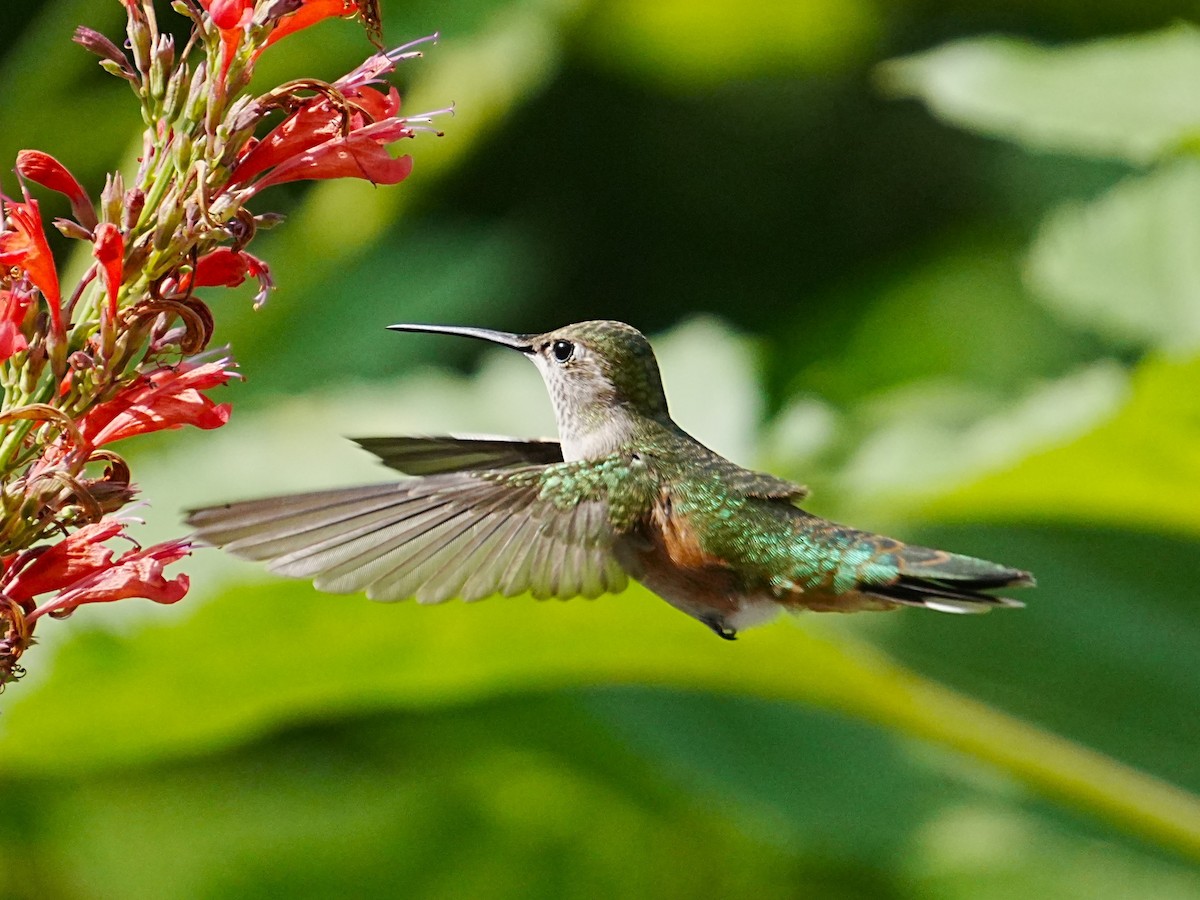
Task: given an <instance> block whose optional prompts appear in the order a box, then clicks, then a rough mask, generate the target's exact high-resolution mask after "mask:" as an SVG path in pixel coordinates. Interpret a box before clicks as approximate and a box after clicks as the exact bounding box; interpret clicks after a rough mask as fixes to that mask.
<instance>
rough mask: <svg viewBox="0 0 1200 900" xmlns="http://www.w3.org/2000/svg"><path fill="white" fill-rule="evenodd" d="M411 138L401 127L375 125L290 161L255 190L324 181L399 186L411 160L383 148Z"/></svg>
mask: <svg viewBox="0 0 1200 900" xmlns="http://www.w3.org/2000/svg"><path fill="white" fill-rule="evenodd" d="M376 126H386V127H383V128H378V127H376ZM410 134H411V132H409V131H408V130H407V129H406V128H405V127H404V126H403V125H402V124H397V125H393V124H392V123H390V122H377V123H376V124H375V125H371V126H367V127H366V128H363V129H360V130H359V131H356V132H353V133H352V134H348V135H346V136H345V137H337V138H333V139H332V140H328V141H326V142H325V143H323V144H318V145H317V146H316V147H313V148H312V149H311V150H308V151H305V152H304V153H300V154H297V155H296V156H293V157H291V158H290V159H288V160H286V161H284V162H282V163H280V164H279V165H278V166H276V167H275V168H274V169H273V170H272V171H271V172H270V173H269V174H268V175H267V176H266V177H264V178H261V179H259V180H258V182H257V183H256V184H255V185H254V189H255V191H260V190H262V189H263V188H266V187H270V186H271V185H273V184H283V183H284V182H288V181H301V180H313V181H316V180H320V179H324V178H362V179H363V180H365V181H370V182H371V183H373V184H399V183H400V182H401V181H403V180H404V179H405V178H407V177H408V176H409V174H410V173H411V172H412V157H411V156H398V157H392V156H391V154H389V153H388V152H387V148H386V145H387V144H389V143H392V142H393V141H397V140H399V139H400V138H402V137H409V136H410Z"/></svg>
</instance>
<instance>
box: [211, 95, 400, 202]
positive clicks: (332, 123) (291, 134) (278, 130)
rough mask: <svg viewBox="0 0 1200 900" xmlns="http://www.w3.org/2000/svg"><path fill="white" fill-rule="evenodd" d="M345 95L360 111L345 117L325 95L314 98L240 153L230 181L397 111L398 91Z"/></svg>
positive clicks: (244, 180)
mask: <svg viewBox="0 0 1200 900" xmlns="http://www.w3.org/2000/svg"><path fill="white" fill-rule="evenodd" d="M345 97H346V99H347V100H349V101H351V102H353V103H354V104H355V106H357V107H359V109H361V111H359V110H355V111H352V112H351V113H350V114H349V115H348V116H344V115H343V113H342V112H341V110H338V109H335V108H334V106H333V104H332V103H331V102H330V101H329V98H328V97H314V98H312V99H310V100H309V101H308V102H307V103H305V104H304V106H302V107H300V108H299V109H298V110H296V111H295V112H293V113H292V114H291V115H289V116H288V117H287V118H286V119H284V120H283V121H282V122H280V123H279V124H278V125H276V126H275V128H273V129H272V130H271V131H270V133H268V134H267V136H266V137H264V138H263V139H262V140H261V141H259V142H258V143H257V144H255V145H254V147H253V148H252V149H251V150H250V151H249V152H248V153H247V154H246V155H245V156H243V157H242V158H241V159H240V160H239V161H238V163H237V165H236V166H235V167H234V170H233V173H232V175H231V177H230V179H229V180H230V183H231V184H245V183H247V182H249V181H250V180H251V179H253V178H254V177H255V176H256V175H259V174H260V173H262V172H265V171H266V170H267V169H269V168H271V167H272V166H277V165H279V164H280V163H283V162H286V161H287V160H289V159H291V158H293V157H295V156H298V155H299V154H301V153H303V152H304V151H306V150H309V149H311V148H313V147H316V146H317V145H318V144H322V143H324V142H325V141H328V140H330V139H333V138H336V137H338V136H340V135H344V134H347V133H350V132H353V131H354V130H355V129H358V128H362V127H364V126H365V125H367V124H369V123H371V122H378V121H380V120H383V119H389V118H392V117H393V116H395V115H396V113H397V112H399V110H400V94H399V92H398V91H397V90H396V89H395V88H394V87H393V88H391V89H390V90H389V91H388V93H387V94H384V93H382V92H381V91H377V90H375V89H374V88H371V87H360V88H355V89H353V90H349V91H346V93H345Z"/></svg>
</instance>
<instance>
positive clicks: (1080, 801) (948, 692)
mask: <svg viewBox="0 0 1200 900" xmlns="http://www.w3.org/2000/svg"><path fill="white" fill-rule="evenodd" d="M782 630H783V629H774V631H777V632H778V631H782ZM764 636H765V635H764ZM789 638H790V639H791V640H792V641H793V642H794V641H795V634H794V633H793V634H791V635H789ZM802 643H803V644H805V646H804V647H794V648H793V650H794V652H795V658H803V659H804V661H805V663H804V668H805V670H806V671H808V672H810V673H813V672H815V673H825V675H826V677H819V678H815V679H814V678H805V677H800V678H793V679H787V678H782V677H780V672H779V671H778V670H777V669H776V668H775V667H771V666H768V667H762V666H760V665H757V663H761V661H762V660H761V658H758V659H757V660H756V659H755V657H751V656H742V657H740V658H738V659H735V660H731V666H730V667H729V668H728V669H725V670H724V671H723V672H721V673H713V672H712V671H711V670H708V669H706V670H705V671H690V672H689V671H681V670H672V671H671V672H669V673H664V672H663V671H662V670H661V669H659V670H657V671H656V672H655V673H654V674H653V675H651V676H650V677H651V679H652V680H654V681H657V682H658V683H660V684H664V685H669V686H673V687H682V688H695V687H697V686H704V687H707V688H709V689H711V690H718V691H725V692H735V693H739V694H750V695H753V696H757V697H768V698H774V699H780V700H789V701H795V702H803V703H817V704H819V705H821V706H825V707H829V708H832V709H835V710H837V711H840V712H846V713H851V714H854V715H858V716H861V717H862V718H864V719H867V720H869V721H872V722H875V723H878V724H879V725H883V726H886V727H888V728H893V729H896V730H899V731H902V732H905V733H907V734H910V735H912V736H914V737H917V738H921V739H924V740H929V741H933V742H935V743H938V744H942V745H944V746H947V747H950V748H952V749H954V750H958V751H961V752H963V753H966V754H969V755H970V756H973V757H976V758H977V759H980V760H983V761H985V762H987V763H990V764H991V765H993V766H995V767H996V768H997V769H1000V770H1001V771H1004V772H1006V773H1008V774H1010V775H1012V776H1013V777H1015V778H1017V779H1018V780H1020V781H1022V782H1024V783H1025V784H1027V785H1028V786H1030V787H1031V788H1033V789H1035V790H1036V791H1038V792H1039V793H1042V794H1044V795H1046V796H1049V797H1052V798H1054V799H1057V800H1061V801H1063V802H1065V803H1068V804H1070V805H1071V806H1074V807H1076V808H1078V809H1080V810H1083V811H1086V812H1089V813H1092V814H1094V815H1095V816H1097V817H1099V818H1102V819H1106V820H1108V821H1110V822H1113V823H1115V824H1118V825H1120V826H1122V827H1123V828H1125V829H1126V830H1128V831H1130V832H1135V833H1138V834H1140V835H1141V836H1142V837H1144V838H1146V839H1147V840H1150V841H1152V842H1153V843H1155V844H1158V845H1161V846H1166V847H1170V848H1173V849H1175V850H1176V851H1178V852H1180V853H1182V854H1184V855H1186V856H1188V857H1191V858H1193V859H1200V798H1197V797H1196V796H1195V795H1193V794H1190V793H1188V792H1187V791H1184V790H1183V789H1181V788H1178V787H1175V786H1174V785H1172V784H1169V783H1167V782H1165V781H1162V780H1160V779H1158V778H1155V777H1153V776H1151V775H1147V774H1146V773H1144V772H1140V771H1138V770H1136V769H1134V768H1132V767H1130V766H1127V765H1124V764H1123V763H1120V762H1118V761H1116V760H1114V759H1112V758H1110V757H1108V756H1105V755H1104V754H1102V753H1099V752H1096V751H1094V750H1090V749H1088V748H1086V747H1083V746H1081V745H1079V744H1076V743H1074V742H1073V741H1070V740H1067V739H1065V738H1062V737H1059V736H1057V735H1055V734H1052V733H1049V732H1046V731H1044V730H1042V729H1040V728H1038V727H1036V726H1034V725H1031V724H1029V723H1027V722H1024V721H1021V720H1020V719H1017V718H1015V717H1014V716H1010V715H1008V714H1006V713H1003V712H1000V711H999V710H996V709H993V708H991V707H989V706H987V705H986V704H983V703H980V702H979V701H977V700H973V699H971V698H969V697H966V696H964V695H962V694H960V693H958V692H956V691H954V690H952V689H950V688H947V687H945V686H944V685H942V684H940V683H938V682H935V681H931V680H929V679H926V678H923V677H922V676H920V675H918V674H916V673H914V672H912V671H910V670H908V669H906V668H904V667H903V666H901V665H899V664H898V663H896V662H894V661H893V660H891V659H889V658H887V657H886V656H884V655H883V654H882V653H880V652H878V651H875V650H873V649H871V648H869V647H867V646H864V645H862V644H859V643H857V642H848V641H846V640H845V639H841V638H839V639H838V640H837V641H836V642H835V641H833V640H830V639H826V638H821V637H818V636H816V635H813V634H811V633H810V634H808V635H807V640H805V641H803V642H802ZM777 658H778V657H777V656H772V659H777ZM833 673H836V674H837V676H838V677H836V678H832V679H831V678H829V677H828V675H829V674H833ZM644 674H649V673H644ZM674 674H678V675H679V676H680V677H679V678H678V679H676V678H673V677H671V676H672V675H674ZM714 674H718V677H716V678H714V677H713V676H714ZM664 675H666V676H667V677H665V678H664ZM672 682H674V683H673V684H672Z"/></svg>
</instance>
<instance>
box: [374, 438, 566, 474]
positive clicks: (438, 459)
mask: <svg viewBox="0 0 1200 900" xmlns="http://www.w3.org/2000/svg"><path fill="white" fill-rule="evenodd" d="M354 442H355V443H356V444H358V446H360V447H362V448H363V449H364V450H366V451H368V452H370V453H374V454H375V455H376V456H377V457H379V459H380V461H381V462H382V463H383V464H384V465H385V466H388V467H389V468H392V469H395V470H396V471H398V472H403V473H404V474H405V475H434V474H436V473H439V472H461V471H464V470H469V469H507V468H510V467H512V466H529V465H549V464H551V463H557V462H562V460H563V456H562V446H561V445H560V444H559V443H558V441H554V440H521V439H520V438H510V437H496V436H492V435H470V434H449V435H430V436H424V435H422V436H402V437H368V438H355V439H354Z"/></svg>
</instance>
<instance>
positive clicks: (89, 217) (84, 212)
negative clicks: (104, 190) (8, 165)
mask: <svg viewBox="0 0 1200 900" xmlns="http://www.w3.org/2000/svg"><path fill="white" fill-rule="evenodd" d="M17 173H18V174H19V175H21V176H23V177H25V178H28V179H29V180H30V181H32V182H34V183H36V184H40V185H41V186H42V187H46V188H50V190H52V191H58V192H59V193H60V194H63V195H65V196H66V198H67V199H68V200H70V201H71V209H72V210H73V211H74V213H75V218H76V219H77V220H78V221H79V224H80V225H82V226H83V227H84V228H87V229H88V230H91V229H93V228H95V227H96V209H95V207H93V206H92V200H91V198H90V197H88V195H87V192H86V191H85V190H84V189H83V185H81V184H80V183H79V181H78V180H77V179H76V178H75V176H74V175H72V174H71V173H70V171H68V169H67V167H66V166H64V165H63V164H62V163H60V162H59V161H58V160H57V159H55V158H54V157H53V156H51V155H50V154H49V153H43V152H42V151H41V150H22V151H21V152H20V153H18V154H17Z"/></svg>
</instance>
